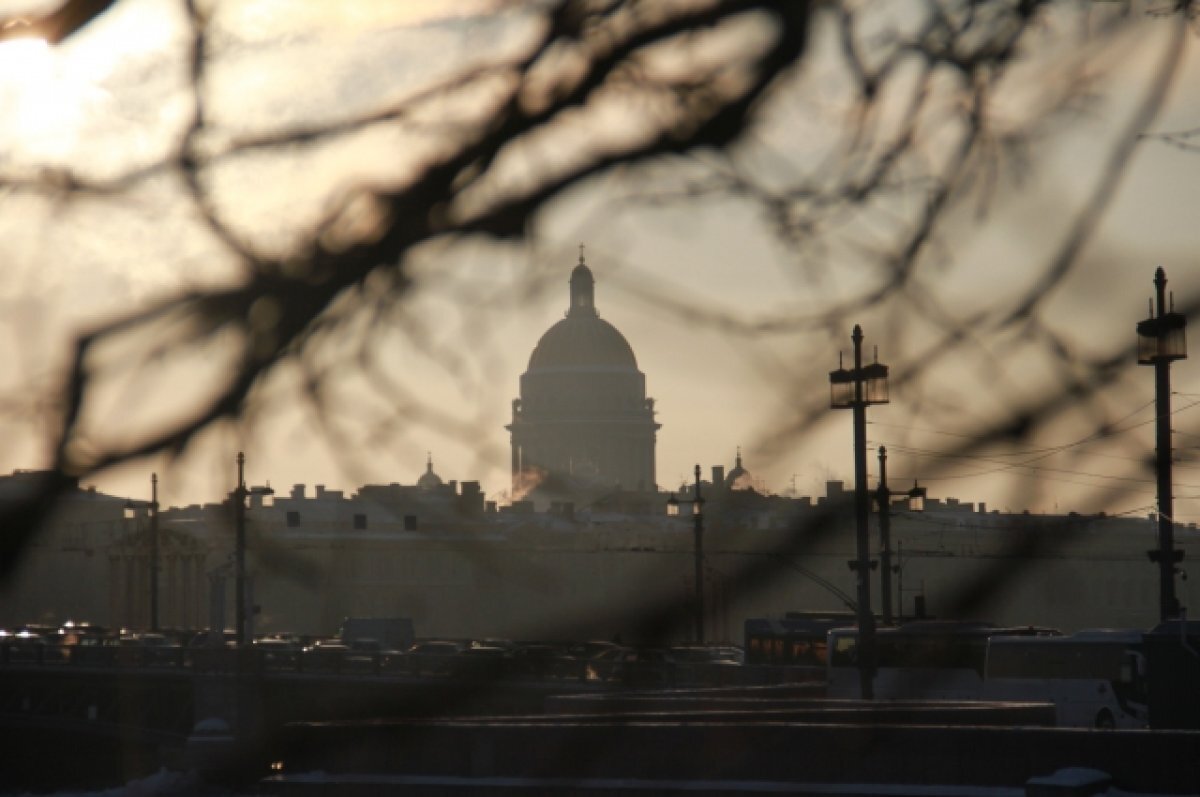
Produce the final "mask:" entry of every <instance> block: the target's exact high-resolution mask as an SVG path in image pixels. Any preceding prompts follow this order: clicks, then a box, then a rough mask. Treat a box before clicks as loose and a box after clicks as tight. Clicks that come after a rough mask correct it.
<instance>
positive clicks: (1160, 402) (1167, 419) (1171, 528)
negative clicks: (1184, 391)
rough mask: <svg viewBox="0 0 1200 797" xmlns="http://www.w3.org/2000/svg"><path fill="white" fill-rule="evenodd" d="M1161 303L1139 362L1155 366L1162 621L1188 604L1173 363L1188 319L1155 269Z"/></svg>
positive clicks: (1141, 333) (1155, 558) (1181, 351)
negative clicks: (1181, 573) (1181, 584)
mask: <svg viewBox="0 0 1200 797" xmlns="http://www.w3.org/2000/svg"><path fill="white" fill-rule="evenodd" d="M1154 287H1155V288H1156V293H1157V299H1158V307H1157V311H1158V312H1157V313H1156V312H1155V302H1154V300H1151V302H1150V317H1149V318H1147V319H1146V320H1145V321H1139V322H1138V325H1137V335H1138V365H1153V366H1154V415H1155V435H1154V437H1155V448H1156V452H1155V453H1156V458H1155V470H1156V471H1157V475H1158V548H1157V549H1156V550H1153V551H1149V552H1148V553H1149V556H1150V561H1152V562H1155V563H1157V564H1158V603H1159V619H1160V620H1169V619H1170V618H1172V617H1179V616H1180V612H1181V611H1182V607H1181V606H1180V605H1179V600H1178V599H1177V598H1176V597H1175V573H1176V567H1175V565H1176V564H1178V563H1179V562H1181V561H1183V551H1182V550H1180V549H1177V548H1176V547H1175V520H1174V517H1175V514H1174V509H1173V506H1172V504H1173V501H1174V499H1173V497H1172V495H1171V363H1172V362H1173V361H1174V360H1183V359H1186V358H1187V338H1186V336H1185V335H1184V329H1185V328H1186V327H1187V318H1186V317H1185V316H1184V315H1183V314H1181V313H1176V312H1175V308H1174V306H1173V305H1174V303H1175V302H1174V297H1172V300H1171V304H1172V307H1171V308H1170V310H1168V309H1167V303H1166V288H1167V275H1166V273H1164V272H1163V270H1162V269H1161V268H1159V269H1158V270H1157V271H1155V272H1154Z"/></svg>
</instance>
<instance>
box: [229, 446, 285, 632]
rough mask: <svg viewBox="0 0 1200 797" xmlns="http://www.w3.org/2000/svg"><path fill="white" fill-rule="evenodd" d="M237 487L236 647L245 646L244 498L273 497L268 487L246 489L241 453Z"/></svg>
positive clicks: (244, 457) (235, 514)
mask: <svg viewBox="0 0 1200 797" xmlns="http://www.w3.org/2000/svg"><path fill="white" fill-rule="evenodd" d="M237 466H238V476H237V487H234V488H233V521H234V534H235V541H234V545H235V546H236V547H235V551H234V595H233V600H234V604H235V606H234V620H235V626H234V627H235V629H236V631H237V644H238V647H239V648H240V647H243V646H245V645H246V643H247V642H248V640H247V639H246V496H248V495H273V494H274V493H275V491H274V490H272V489H271V488H270V487H253V488H249V489H248V488H247V487H246V477H245V469H246V455H245V454H243V453H242V452H241V451H239V452H238V455H237Z"/></svg>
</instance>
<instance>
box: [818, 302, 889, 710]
mask: <svg viewBox="0 0 1200 797" xmlns="http://www.w3.org/2000/svg"><path fill="white" fill-rule="evenodd" d="M850 340H851V341H853V343H854V368H853V369H850V370H847V369H845V368H843V367H842V366H841V363H840V361H839V363H838V369H837V370H836V371H830V373H829V406H830V408H832V409H835V410H842V409H850V410H853V411H854V519H855V544H856V551H857V558H856V559H855V560H854V561H852V562H850V567H851V569H852V570H854V572H855V574H856V576H857V578H858V648H859V650H858V654H859V655H858V666H859V677H860V679H861V684H862V697H863V699H864V700H871V699H872V698H874V696H875V689H874V684H873V679H874V676H875V616H874V615H873V614H872V613H871V579H870V566H871V562H870V558H869V553H868V546H869V540H868V538H867V520H868V518H869V517H870V506H869V501H868V499H867V442H866V441H867V405H868V404H886V403H887V402H888V382H887V378H888V369H887V366H886V365H883V364H881V363H879V362H878V361H876V362H873V363H871V364H870V365H867V366H865V367H864V366H863V362H862V342H863V332H862V327H861V326H859V325H858V324H855V325H854V332H853V333H852V334H851V335H850ZM876 359H877V360H878V358H876ZM839 360H840V356H839Z"/></svg>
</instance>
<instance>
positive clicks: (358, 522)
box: [354, 513, 367, 531]
mask: <svg viewBox="0 0 1200 797" xmlns="http://www.w3.org/2000/svg"><path fill="white" fill-rule="evenodd" d="M366 527H367V516H366V515H364V514H362V513H359V514H356V515H355V516H354V528H355V529H356V530H358V531H362V530H363V529H365V528H366Z"/></svg>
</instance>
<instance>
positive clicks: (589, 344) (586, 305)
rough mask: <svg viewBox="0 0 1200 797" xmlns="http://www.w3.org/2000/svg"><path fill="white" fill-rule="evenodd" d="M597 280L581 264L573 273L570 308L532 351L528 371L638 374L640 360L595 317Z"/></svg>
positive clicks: (613, 328) (610, 327)
mask: <svg viewBox="0 0 1200 797" xmlns="http://www.w3.org/2000/svg"><path fill="white" fill-rule="evenodd" d="M595 284H596V283H595V280H594V279H593V277H592V272H591V269H589V268H588V267H587V266H585V265H584V264H583V262H582V255H581V256H580V263H579V265H578V266H576V267H575V270H574V271H572V272H571V306H570V308H569V309H568V310H567V317H566V318H564V319H563V320H561V321H559V322H558V323H557V324H555V325H554V326H552V327H550V329H548V330H546V334H544V335H542V338H541V340H539V341H538V344H537V346H536V347H534V349H533V354H532V355H530V357H529V368H528V370H529V371H531V372H532V371H549V370H561V369H571V370H576V369H590V368H600V369H605V370H622V371H637V358H635V357H634V356H633V349H632V348H631V347H630V346H629V341H627V340H625V336H624V335H622V334H621V333H620V332H618V331H617V328H616V327H614V326H613V325H612V324H610V323H608V322H607V321H605V320H604V319H603V318H601V317H600V316H598V315H597V314H596V302H595Z"/></svg>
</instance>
